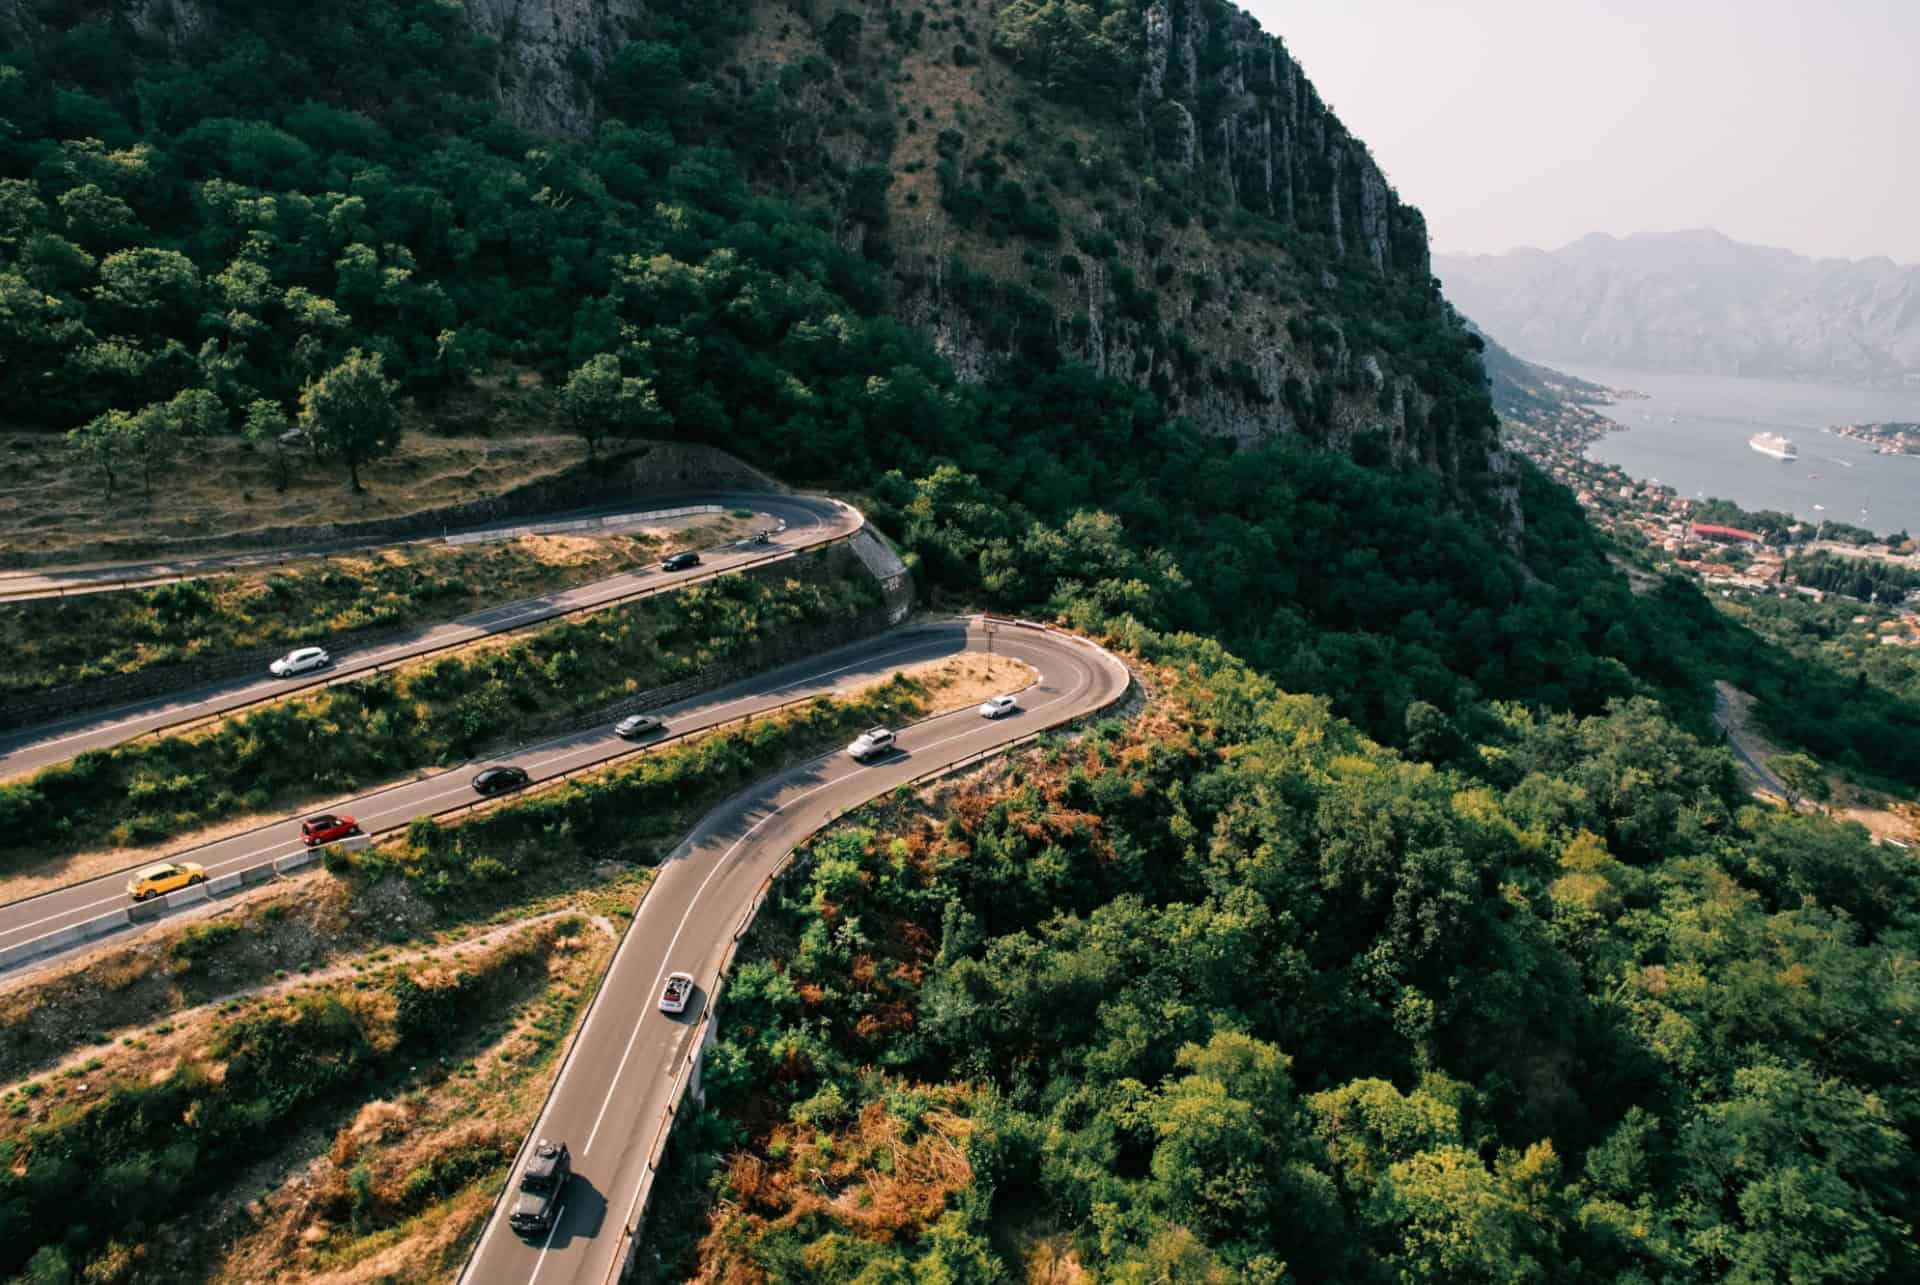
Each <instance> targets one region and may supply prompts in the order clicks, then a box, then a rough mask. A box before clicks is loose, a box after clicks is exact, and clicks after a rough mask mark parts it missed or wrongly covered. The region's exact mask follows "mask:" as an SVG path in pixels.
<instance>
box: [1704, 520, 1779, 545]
mask: <svg viewBox="0 0 1920 1285" xmlns="http://www.w3.org/2000/svg"><path fill="white" fill-rule="evenodd" d="M1693 533H1694V535H1696V536H1698V537H1699V538H1700V539H1702V540H1714V541H1717V542H1719V543H1720V544H1759V543H1760V542H1761V541H1762V540H1764V539H1765V538H1766V537H1764V536H1762V535H1761V534H1760V533H1759V532H1757V531H1742V530H1741V529H1740V528H1739V527H1737V526H1715V525H1714V524H1713V523H1711V522H1695V523H1694V524H1693Z"/></svg>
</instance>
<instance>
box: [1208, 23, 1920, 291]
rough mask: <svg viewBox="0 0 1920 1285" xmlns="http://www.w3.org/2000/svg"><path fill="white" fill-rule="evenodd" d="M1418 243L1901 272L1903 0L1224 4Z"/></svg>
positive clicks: (1918, 206) (1905, 189) (1905, 84)
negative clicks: (1707, 239) (1418, 225)
mask: <svg viewBox="0 0 1920 1285" xmlns="http://www.w3.org/2000/svg"><path fill="white" fill-rule="evenodd" d="M1238 2H1239V3H1240V4H1241V5H1243V6H1244V7H1246V8H1247V9H1250V10H1251V11H1252V12H1253V13H1254V14H1255V15H1257V16H1258V17H1259V19H1260V21H1261V24H1262V25H1263V26H1265V27H1266V29H1267V30H1268V31H1271V32H1274V33H1275V34H1277V35H1279V36H1281V37H1282V38H1284V39H1285V40H1286V42H1287V45H1288V47H1289V48H1290V49H1291V50H1292V51H1293V54H1294V56H1295V57H1296V58H1298V59H1299V60H1300V63H1301V65H1302V66H1303V67H1305V68H1306V72H1307V75H1308V77H1309V78H1311V79H1312V81H1313V82H1314V84H1315V85H1316V86H1318V87H1319V90H1320V93H1321V96H1322V97H1323V98H1325V99H1326V101H1327V102H1328V103H1329V104H1331V105H1332V107H1333V108H1334V110H1335V111H1336V112H1337V113H1338V114H1339V116H1340V118H1341V120H1343V121H1344V122H1345V123H1346V125H1347V127H1348V128H1349V129H1351V130H1352V131H1353V132H1354V133H1355V134H1356V135H1358V136H1359V137H1360V138H1362V139H1364V140H1365V141H1366V142H1367V144H1368V145H1369V146H1370V147H1372V149H1373V153H1374V156H1375V157H1376V158H1377V159H1378V160H1379V162H1380V164H1381V166H1382V167H1383V168H1384V169H1385V170H1386V172H1387V177H1388V178H1389V179H1390V180H1391V181H1392V183H1393V184H1394V186H1395V187H1396V188H1398V189H1399V191H1400V195H1401V196H1402V197H1403V198H1404V199H1406V200H1408V201H1410V202H1411V203H1413V204H1414V205H1417V206H1419V207H1420V208H1421V209H1422V210H1423V211H1425V213H1426V215H1427V222H1428V226H1429V228H1430V229H1431V231H1432V234H1433V243H1434V248H1435V249H1437V250H1446V251H1456V250H1457V251H1497V250H1507V249H1511V248H1513V247H1515V246H1521V245H1534V246H1540V247H1543V248H1547V249H1551V248H1554V247H1557V246H1560V245H1564V244H1565V243H1567V242H1568V241H1572V240H1575V239H1577V238H1579V237H1581V236H1584V235H1585V234H1587V233H1589V232H1612V233H1615V234H1617V235H1625V234H1627V233H1631V232H1638V231H1643V230H1646V229H1672V228H1691V227H1713V228H1718V229H1719V230H1720V231H1722V232H1725V233H1726V234H1727V235H1729V236H1732V237H1734V238H1736V239H1738V240H1742V241H1755V242H1759V243H1761V244H1765V245H1778V246H1784V247H1786V248H1788V249H1792V250H1798V251H1800V252H1801V253H1803V254H1814V255H1844V256H1846V257H1848V258H1864V257H1867V256H1870V255H1876V254H1885V255H1888V256H1890V257H1892V258H1894V259H1896V260H1899V261H1901V262H1905V263H1920V62H1917V61H1916V59H1917V58H1920V0H1238Z"/></svg>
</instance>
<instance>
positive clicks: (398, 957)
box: [27, 906, 620, 1090]
mask: <svg viewBox="0 0 1920 1285" xmlns="http://www.w3.org/2000/svg"><path fill="white" fill-rule="evenodd" d="M569 917H572V918H576V919H584V920H586V921H587V922H588V923H589V924H591V925H592V927H593V928H594V930H595V931H596V932H600V933H603V934H605V935H606V936H607V937H609V938H612V939H613V940H615V941H618V940H619V937H620V930H619V929H617V928H615V927H614V925H613V923H612V922H611V921H610V920H608V919H606V918H604V917H602V916H599V915H587V914H583V913H582V912H581V910H580V909H579V908H578V907H574V906H563V907H561V908H560V909H558V910H549V911H546V912H545V913H543V914H538V915H529V916H528V917H526V918H525V919H515V920H513V921H512V922H510V923H503V924H498V925H496V926H494V927H491V928H488V929H487V930H486V931H484V932H477V933H473V934H470V935H468V936H464V937H461V938H459V939H458V940H454V941H442V942H437V943H433V944H430V945H421V946H375V947H370V948H369V949H367V950H365V951H362V952H360V953H359V954H357V955H354V956H351V957H345V958H342V959H341V960H340V962H338V963H336V964H331V965H329V966H327V967H325V968H316V969H314V970H313V971H312V972H306V973H294V974H291V975H289V976H287V977H284V978H276V979H275V980H273V981H269V982H263V983H261V984H260V985H257V986H247V987H242V988H240V989H237V990H232V991H226V992H223V993H222V994H220V995H219V996H217V997H215V998H212V999H208V1000H206V1001H205V1002H203V1003H200V1004H195V1005H192V1006H191V1007H187V1008H181V1009H178V1010H176V1011H174V1012H172V1013H169V1014H167V1015H166V1017H165V1018H164V1019H162V1020H161V1021H160V1022H159V1023H158V1024H157V1026H158V1027H159V1028H164V1029H165V1032H166V1034H174V1033H175V1032H176V1031H178V1030H180V1028H189V1029H190V1028H191V1027H192V1025H193V1022H194V1019H195V1018H197V1017H199V1016H201V1015H202V1014H205V1013H208V1012H211V1011H216V1010H220V1009H224V1008H227V1007H229V1006H230V1005H233V1004H236V1003H240V1002H242V1001H245V1000H255V999H272V998H277V997H279V996H282V995H286V994H289V993H291V992H293V991H297V990H300V989H302V988H304V987H308V986H320V985H325V984H327V983H329V982H337V981H344V980H349V979H351V978H353V977H356V976H361V975H364V974H366V973H368V972H371V971H374V970H378V969H384V968H397V967H403V966H408V965H416V964H423V963H428V962H430V961H434V960H441V959H447V958H451V957H455V956H459V955H463V954H466V953H468V952H471V951H475V950H485V949H487V948H489V947H491V946H493V945H495V944H497V943H499V942H502V941H505V940H506V939H507V938H509V937H511V936H513V935H514V934H515V933H519V932H523V931H525V930H526V929H528V928H533V927H537V926H538V925H540V924H543V923H546V922H548V921H549V920H554V919H565V918H569ZM136 1025H137V1026H138V1027H139V1028H140V1029H141V1030H147V1029H149V1028H155V1027H156V1023H154V1022H140V1023H137V1024H136ZM133 1033H134V1032H132V1031H131V1030H127V1031H121V1032H119V1033H117V1034H115V1035H114V1036H113V1038H111V1039H108V1040H107V1041H105V1042H104V1043H90V1044H87V1045H85V1046H81V1047H76V1048H74V1049H71V1050H70V1051H68V1052H67V1053H66V1055H65V1056H63V1057H62V1058H61V1059H60V1060H59V1061H58V1062H54V1063H51V1064H49V1065H47V1066H44V1067H42V1068H40V1069H39V1070H37V1071H35V1072H34V1073H33V1074H32V1075H31V1076H29V1077H27V1078H28V1079H31V1080H52V1079H55V1078H57V1077H61V1076H66V1077H67V1078H69V1079H73V1078H77V1076H78V1075H79V1074H81V1073H84V1072H85V1071H87V1070H89V1069H92V1067H90V1066H89V1064H90V1063H91V1064H92V1066H93V1067H97V1066H99V1065H100V1063H101V1061H102V1060H104V1059H105V1058H106V1057H108V1056H109V1055H114V1054H124V1053H125V1051H126V1050H125V1048H124V1047H123V1045H124V1043H125V1041H126V1039H127V1038H128V1037H129V1036H131V1035H132V1034H133ZM148 1041H149V1042H150V1043H151V1042H157V1039H156V1037H152V1036H149V1037H148ZM80 1087H81V1089H82V1090H84V1089H85V1088H86V1086H85V1085H84V1084H83V1085H81V1086H80Z"/></svg>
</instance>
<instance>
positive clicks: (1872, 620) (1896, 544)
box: [1506, 402, 1920, 647]
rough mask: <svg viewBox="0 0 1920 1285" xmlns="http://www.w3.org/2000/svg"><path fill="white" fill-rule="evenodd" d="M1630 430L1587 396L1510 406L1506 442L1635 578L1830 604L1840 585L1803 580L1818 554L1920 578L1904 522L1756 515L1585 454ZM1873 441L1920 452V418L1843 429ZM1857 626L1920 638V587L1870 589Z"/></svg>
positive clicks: (1897, 643)
mask: <svg viewBox="0 0 1920 1285" xmlns="http://www.w3.org/2000/svg"><path fill="white" fill-rule="evenodd" d="M1613 431H1621V430H1620V429H1619V426H1618V425H1616V424H1615V423H1614V422H1613V421H1612V420H1609V419H1607V418H1606V417H1605V416H1603V415H1601V414H1599V413H1597V412H1596V411H1594V410H1592V409H1591V408H1590V407H1588V406H1583V405H1580V404H1577V403H1572V402H1567V403H1562V404H1561V405H1559V406H1557V407H1554V408H1553V409H1551V410H1536V411H1535V412H1534V413H1531V414H1526V415H1512V414H1510V415H1509V416H1508V417H1507V420H1506V433H1507V440H1508V441H1509V443H1511V444H1512V445H1513V446H1514V447H1515V448H1516V449H1518V450H1520V451H1521V452H1522V453H1524V454H1525V455H1527V456H1528V457H1529V458H1530V459H1532V460H1533V461H1534V462H1535V463H1536V464H1537V465H1538V466H1539V467H1540V468H1541V469H1542V470H1544V471H1545V472H1546V473H1547V474H1548V475H1549V476H1551V477H1552V478H1553V479H1554V480H1555V481H1557V482H1560V483H1562V484H1564V485H1565V486H1566V487H1567V488H1568V489H1569V490H1571V491H1572V492H1573V493H1574V497H1575V499H1576V500H1577V501H1578V502H1579V504H1580V506H1581V508H1583V509H1584V510H1585V511H1586V513H1587V516H1588V520H1589V521H1591V522H1592V523H1593V524H1594V526H1595V527H1597V528H1598V529H1599V530H1601V531H1603V532H1605V533H1606V534H1607V535H1609V536H1611V537H1612V538H1613V541H1614V543H1615V545H1616V546H1617V548H1618V549H1619V551H1620V555H1621V558H1622V560H1623V563H1624V564H1626V567H1627V570H1628V574H1629V575H1630V576H1632V577H1633V578H1634V580H1635V583H1636V585H1639V586H1643V587H1651V586H1652V585H1655V584H1657V583H1658V581H1657V579H1656V578H1655V577H1657V576H1661V575H1670V574H1681V575H1687V576H1690V577H1692V578H1694V579H1695V580H1696V581H1698V582H1699V583H1700V585H1701V587H1702V588H1703V589H1705V590H1707V591H1709V592H1712V593H1715V594H1717V595H1719V596H1721V597H1723V598H1738V597H1743V596H1749V595H1763V594H1764V595H1777V596H1779V597H1782V598H1785V597H1788V596H1790V595H1796V594H1797V595H1802V596H1804V597H1806V598H1809V599H1811V600H1813V601H1814V602H1816V603H1824V602H1825V601H1826V600H1827V599H1828V598H1829V597H1830V596H1832V595H1833V594H1834V592H1835V591H1834V590H1832V589H1830V588H1825V587H1821V586H1819V585H1815V584H1808V583H1805V582H1804V581H1805V577H1804V576H1803V575H1802V574H1800V573H1799V569H1800V568H1803V567H1804V566H1805V565H1806V563H1805V562H1804V561H1803V559H1806V558H1807V557H1808V556H1809V555H1824V557H1825V558H1827V559H1833V558H1843V559H1857V560H1861V561H1864V562H1868V563H1875V564H1879V566H1880V567H1881V568H1885V569H1888V570H1887V572H1883V573H1882V574H1888V573H1891V574H1892V575H1893V576H1894V577H1895V578H1896V579H1900V580H1904V579H1906V578H1907V577H1906V576H1905V575H1904V574H1902V573H1912V574H1913V578H1914V579H1915V580H1916V581H1917V582H1920V542H1916V541H1915V540H1914V539H1912V538H1910V537H1908V536H1907V533H1905V532H1902V533H1900V534H1899V535H1897V536H1895V537H1892V538H1888V539H1882V538H1880V537H1878V536H1876V535H1875V534H1874V533H1873V532H1871V531H1867V530H1865V529H1864V528H1861V527H1855V526H1851V525H1848V524H1845V523H1839V522H1824V523H1819V524H1812V523H1807V522H1803V521H1800V520H1798V519H1796V518H1794V517H1793V516H1792V515H1791V514H1785V513H1774V512H1764V513H1747V512H1745V511H1743V510H1741V509H1739V508H1738V507H1737V506H1735V505H1733V504H1732V503H1730V502H1728V501H1725V500H1719V499H1695V498H1691V497H1688V496H1683V495H1681V494H1679V493H1678V492H1677V491H1676V490H1675V489H1674V488H1673V487H1671V486H1662V485H1659V484H1657V483H1653V482H1648V481H1645V480H1642V479H1639V478H1635V477H1632V476H1630V475H1629V474H1628V473H1627V472H1626V471H1625V470H1624V469H1622V468H1620V467H1619V466H1618V465H1614V464H1604V463H1601V462H1599V461H1596V460H1592V459H1589V458H1587V455H1586V449H1587V447H1588V445H1589V444H1591V443H1592V442H1593V441H1594V439H1595V438H1597V437H1599V436H1600V435H1601V434H1603V433H1606V432H1613ZM1834 431H1835V432H1838V433H1841V434H1843V435H1845V436H1850V437H1859V438H1863V439H1865V440H1871V441H1873V442H1875V443H1876V444H1877V445H1878V446H1880V447H1881V449H1882V450H1883V451H1885V452H1886V453H1889V454H1892V453H1920V425H1913V424H1904V425H1893V424H1878V425H1852V426H1848V427H1845V428H1836V429H1835V430H1834ZM1858 606H1859V611H1858V612H1856V613H1855V615H1854V616H1853V618H1852V624H1853V626H1854V627H1856V628H1859V629H1861V630H1864V631H1867V632H1869V633H1871V634H1872V635H1875V636H1877V638H1878V640H1879V643H1880V645H1882V646H1889V647H1920V589H1916V590H1908V591H1888V590H1884V589H1882V590H1878V591H1870V592H1869V593H1868V594H1866V595H1864V596H1863V597H1862V599H1861V600H1860V602H1859V603H1858Z"/></svg>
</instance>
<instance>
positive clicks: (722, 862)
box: [580, 697, 1065, 1157]
mask: <svg viewBox="0 0 1920 1285" xmlns="http://www.w3.org/2000/svg"><path fill="white" fill-rule="evenodd" d="M1064 699H1065V697H1055V698H1054V699H1053V700H1050V701H1043V702H1041V703H1040V704H1039V705H1036V706H1034V708H1035V709H1036V710H1040V709H1045V708H1046V707H1047V706H1048V705H1053V704H1056V703H1058V702H1059V701H1060V700H1064ZM954 712H955V713H962V712H964V711H960V710H956V711H954ZM978 730H979V725H978V724H974V725H971V726H969V727H968V729H967V730H966V731H962V732H956V733H954V734H953V735H952V736H949V737H946V738H945V739H943V740H938V741H935V742H934V743H933V744H931V745H927V746H923V747H921V752H923V753H924V752H926V751H928V750H937V749H939V748H940V747H941V746H942V745H950V744H952V743H953V742H954V741H960V740H965V739H966V738H967V737H969V736H971V735H973V734H974V733H975V732H977V731H978ZM982 748H987V747H982ZM855 775H858V773H854V772H848V773H845V774H843V775H841V776H837V777H835V778H833V779H832V780H831V781H824V782H822V783H821V784H819V785H816V786H815V787H814V788H813V789H811V790H808V791H807V792H806V793H805V794H797V795H795V796H794V797H793V798H791V799H788V800H787V801H786V802H785V803H782V804H781V805H780V806H779V807H776V808H775V809H774V810H773V811H771V812H769V813H767V814H766V815H765V816H763V817H761V818H760V819H759V820H758V821H756V822H754V823H753V828H752V829H750V830H748V831H747V832H746V833H745V834H743V835H741V836H740V837H739V838H738V839H735V840H734V841H733V846H732V847H730V848H728V849H727V850H726V852H725V854H723V855H722V856H721V857H720V859H719V860H718V861H716V862H714V863H713V869H712V870H710V871H708V872H707V877H706V878H705V879H704V880H702V881H701V883H700V886H699V887H698V888H697V889H695V890H694V894H693V897H692V899H691V900H689V901H688V902H687V909H686V913H684V914H683V915H681V916H680V923H679V926H678V927H676V928H675V929H674V930H673V940H672V941H669V942H668V943H667V950H666V954H665V955H664V956H663V957H662V959H661V963H660V972H659V974H658V975H656V976H655V977H654V979H653V986H652V988H651V989H650V990H649V991H648V992H647V996H648V1002H649V1003H651V1002H652V999H653V997H654V996H656V995H658V994H659V993H660V983H661V981H662V980H663V979H664V978H665V977H666V975H667V970H668V969H669V968H671V967H672V966H673V948H674V947H675V946H678V945H679V944H680V934H681V933H683V932H685V931H686V928H687V922H688V921H689V920H690V919H692V918H693V912H694V911H695V910H696V909H698V908H699V905H700V898H701V897H702V896H704V895H705V894H706V891H707V886H708V885H709V884H711V883H712V882H713V880H714V876H715V875H718V874H719V873H720V872H721V871H722V870H724V869H726V867H727V863H728V862H730V861H732V860H733V856H734V854H735V853H736V852H738V851H739V850H740V847H741V845H742V844H744V843H746V842H747V841H748V840H749V839H751V838H753V836H754V835H756V834H758V833H759V832H760V828H761V827H762V826H764V825H766V823H767V822H769V821H771V820H773V819H774V818H775V817H777V816H779V815H780V814H781V813H782V812H785V811H786V810H787V809H788V808H791V807H792V806H793V805H794V804H796V803H801V802H804V801H805V800H807V799H810V798H812V797H813V796H814V795H816V794H818V793H820V791H822V790H825V789H828V788H829V787H831V786H835V785H839V784H841V783H842V782H844V781H846V780H847V779H848V778H849V777H852V776H855ZM644 1020H645V1019H644V1018H643V1019H642V1021H641V1022H636V1023H635V1024H634V1027H633V1034H632V1035H629V1036H628V1037H627V1047H626V1051H625V1052H623V1053H622V1054H621V1055H620V1065H619V1066H618V1067H616V1068H614V1072H613V1080H612V1082H611V1083H609V1084H608V1086H607V1096H606V1098H605V1099H604V1100H602V1101H601V1103H600V1113H599V1114H598V1115H596V1116H594V1118H593V1129H592V1130H591V1131H590V1132H589V1133H588V1134H587V1145H586V1146H584V1147H582V1148H580V1154H581V1156H582V1157H584V1156H585V1155H586V1154H587V1153H588V1152H589V1151H591V1150H593V1140H594V1139H595V1138H597V1137H599V1136H600V1125H601V1122H602V1121H604V1120H605V1119H606V1115H607V1108H608V1107H609V1106H610V1105H612V1103H613V1095H614V1093H615V1092H616V1091H617V1090H618V1089H619V1087H620V1077H621V1075H622V1074H624V1073H625V1071H626V1069H627V1060H628V1059H629V1058H631V1057H632V1056H633V1046H634V1044H635V1042H636V1041H638V1040H639V1038H640V1027H641V1026H642V1025H643V1024H644Z"/></svg>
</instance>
